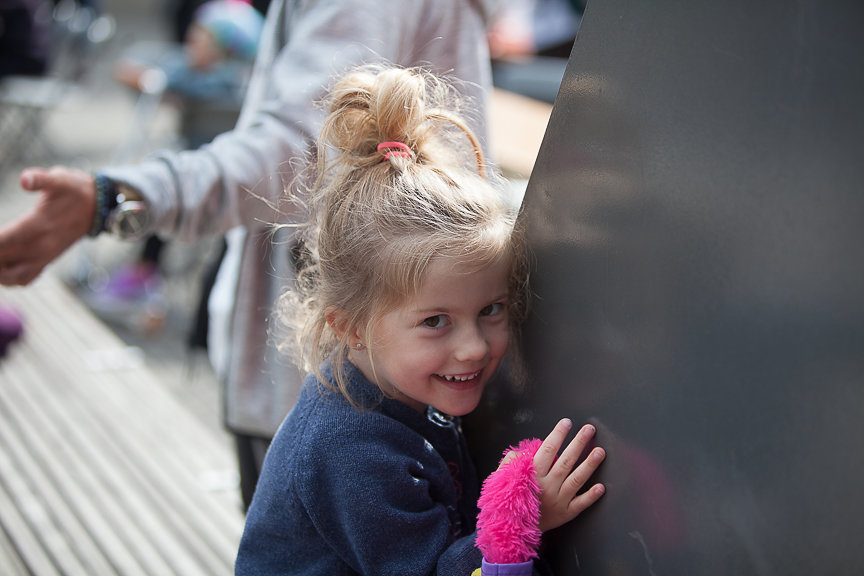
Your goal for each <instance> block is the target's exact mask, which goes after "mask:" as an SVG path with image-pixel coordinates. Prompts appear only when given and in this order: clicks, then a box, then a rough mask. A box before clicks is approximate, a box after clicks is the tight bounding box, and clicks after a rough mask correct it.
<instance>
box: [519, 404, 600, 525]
mask: <svg viewBox="0 0 864 576" xmlns="http://www.w3.org/2000/svg"><path fill="white" fill-rule="evenodd" d="M572 427H573V424H572V422H571V421H570V420H569V419H567V418H564V419H562V420H561V421H559V422H558V424H556V425H555V428H554V429H553V430H552V432H551V433H550V434H549V436H547V437H546V439H545V440H544V441H543V444H542V445H541V446H540V448H539V449H538V450H537V453H536V454H535V455H534V470H535V473H536V475H537V482H538V483H539V484H540V489H541V492H540V531H541V532H546V531H547V530H551V529H553V528H557V527H559V526H562V525H564V524H566V523H567V522H569V521H570V520H573V519H574V518H576V517H577V516H578V515H579V514H581V513H582V512H583V511H584V510H585V509H587V508H588V507H589V506H591V505H592V504H594V503H595V502H597V500H599V499H600V497H601V496H603V494H605V493H606V487H605V486H603V484H599V483H598V484H594V485H593V486H591V487H590V488H589V489H588V490H585V491H584V492H581V493H580V490H581V489H582V487H583V486H585V485H586V484H587V483H588V481H589V480H590V478H591V476H592V475H593V474H594V472H595V471H596V470H597V468H598V467H599V466H600V464H601V463H602V462H603V460H604V459H605V458H606V451H605V450H603V449H602V448H600V447H596V448H594V449H593V450H591V452H590V453H589V454H588V456H587V457H586V458H585V459H584V460H582V461H581V462H579V457H580V456H581V455H582V453H583V452H584V451H585V448H586V447H587V446H588V444H589V442H591V440H592V439H593V438H594V434H595V429H594V426H592V425H590V424H586V425H585V426H583V427H582V429H581V430H579V432H577V433H576V437H575V438H573V440H572V441H571V442H570V444H568V445H567V447H566V448H565V449H564V451H563V452H562V453H561V455H560V456H559V455H558V451H559V450H560V449H561V446H562V445H563V444H564V440H565V439H566V438H567V434H568V433H569V432H570V429H571V428H572Z"/></svg>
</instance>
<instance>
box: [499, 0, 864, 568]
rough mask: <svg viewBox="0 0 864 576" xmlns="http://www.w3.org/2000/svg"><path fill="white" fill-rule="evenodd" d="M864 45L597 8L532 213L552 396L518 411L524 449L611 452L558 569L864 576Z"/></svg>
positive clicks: (504, 416) (762, 20) (741, 20)
mask: <svg viewBox="0 0 864 576" xmlns="http://www.w3.org/2000/svg"><path fill="white" fill-rule="evenodd" d="M862 31H864V4H862V3H861V2H855V1H852V0H849V1H845V2H844V1H820V0H799V1H797V2H779V1H767V2H754V1H752V0H734V1H731V2H708V1H705V0H680V1H677V2H675V1H662V2H646V1H644V0H592V2H589V4H588V7H587V10H586V13H585V17H584V20H583V23H582V28H581V31H580V33H579V36H578V38H577V40H576V44H575V46H574V49H573V53H572V55H571V57H570V62H569V65H568V68H567V72H566V75H565V78H564V82H563V84H562V88H561V92H560V94H559V96H558V99H557V101H556V103H555V108H554V111H553V114H552V118H551V121H550V128H549V129H548V131H547V133H546V138H545V140H544V143H543V146H542V149H541V152H540V157H539V159H538V162H537V164H536V167H535V170H534V174H533V176H532V179H531V182H530V184H529V187H528V191H527V195H526V200H525V205H524V210H525V212H524V214H523V216H524V222H525V223H526V225H527V226H528V229H529V234H530V238H531V244H532V246H533V249H534V251H535V254H536V270H535V273H534V276H533V284H534V288H535V292H536V293H537V295H538V297H537V298H536V299H535V302H534V310H533V314H532V317H531V320H530V322H529V324H528V326H527V328H526V331H525V338H524V340H525V355H526V358H527V363H528V367H529V372H530V374H531V376H532V381H531V382H530V384H529V387H528V388H527V390H525V391H524V394H523V395H521V396H520V395H518V394H516V395H515V396H514V397H509V398H508V397H507V393H506V391H504V390H501V391H499V392H498V397H497V398H496V395H495V394H493V395H492V396H493V398H492V399H493V401H497V402H498V405H497V406H496V409H497V410H498V414H499V418H498V421H497V426H498V427H497V429H496V431H498V432H500V431H501V430H503V431H504V432H505V437H507V438H508V439H510V440H513V439H517V438H520V437H523V436H528V435H542V434H545V433H546V432H547V431H548V430H549V429H551V427H552V425H553V424H554V422H555V421H556V420H557V419H558V418H559V417H561V416H565V415H566V416H570V417H572V418H573V419H574V420H575V421H576V422H577V423H581V422H583V421H588V420H591V421H594V422H595V423H596V424H597V425H598V428H599V441H600V443H601V444H602V445H603V446H605V447H606V448H607V450H608V461H607V462H606V463H605V464H604V466H603V468H602V473H601V479H602V481H604V482H605V483H606V484H607V486H608V493H607V495H606V496H605V497H604V499H603V500H602V501H601V502H600V503H599V504H598V505H597V506H596V508H595V509H593V510H591V511H589V513H588V514H586V515H585V517H584V518H582V519H581V520H577V521H576V522H575V523H574V526H572V527H570V528H566V529H564V530H561V531H559V532H558V533H557V534H550V535H548V537H547V538H546V541H547V544H546V545H547V547H548V552H549V553H550V555H551V558H552V561H553V564H554V565H555V568H556V569H557V570H556V571H557V573H558V574H591V575H594V574H597V575H600V574H602V575H610V576H611V575H616V576H617V575H620V574H646V575H647V574H656V575H662V574H691V575H692V574H700V575H701V574H708V575H710V574H717V575H726V576H729V575H749V574H760V575H761V574H766V575H767V574H770V575H780V576H790V575H798V574H800V575H802V576H803V575H812V574H820V575H829V574H838V575H839V574H844V575H847V574H849V575H851V574H864V167H862V164H864V110H862V106H864V42H862V41H861V38H862V36H861V35H862V33H864V32H862ZM495 449H496V450H497V449H500V446H498V445H495Z"/></svg>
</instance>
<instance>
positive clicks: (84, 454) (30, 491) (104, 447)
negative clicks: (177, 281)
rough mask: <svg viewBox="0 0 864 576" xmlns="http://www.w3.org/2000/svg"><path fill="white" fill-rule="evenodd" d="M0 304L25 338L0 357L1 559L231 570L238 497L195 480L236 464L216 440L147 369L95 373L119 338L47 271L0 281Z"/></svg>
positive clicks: (87, 569)
mask: <svg viewBox="0 0 864 576" xmlns="http://www.w3.org/2000/svg"><path fill="white" fill-rule="evenodd" d="M0 299H2V300H3V301H6V302H9V303H11V304H12V305H14V306H16V307H17V308H19V309H20V310H21V311H22V312H23V315H24V317H25V337H24V339H23V340H22V341H21V342H18V343H16V344H15V345H13V347H12V349H11V353H10V354H9V356H8V357H7V358H5V359H3V360H2V361H0V463H2V464H3V468H2V469H0V484H2V485H3V486H5V487H6V488H7V490H6V492H4V493H3V494H0V526H2V528H3V532H4V533H6V534H7V535H8V539H7V541H6V542H7V543H6V545H3V546H0V554H6V555H17V556H18V558H17V559H16V558H11V559H10V562H9V563H8V564H9V565H14V563H15V562H17V563H18V564H19V565H24V566H26V568H27V569H28V570H30V571H32V573H34V574H50V573H52V572H51V569H52V568H51V567H54V569H55V570H57V569H58V568H59V571H60V573H63V574H79V573H80V574H101V573H116V574H156V573H158V574H184V575H186V574H190V575H194V574H202V575H210V574H230V573H232V571H233V561H234V555H235V553H236V547H237V544H238V543H239V538H240V534H241V532H242V526H243V514H242V511H241V506H240V502H239V498H238V496H239V494H238V491H237V490H231V491H222V492H213V491H209V490H207V489H205V488H204V487H203V483H202V479H203V478H204V477H206V476H208V475H210V476H212V475H213V474H224V473H231V472H233V471H234V469H235V467H236V464H235V460H234V456H233V454H232V448H231V446H230V443H229V441H228V436H227V435H224V434H222V435H220V434H219V433H215V432H214V431H213V430H212V428H210V427H207V426H205V425H204V424H203V423H201V422H199V421H198V420H197V418H196V417H195V416H194V415H193V414H192V413H191V412H190V411H189V410H188V409H187V408H185V407H184V406H182V405H181V404H179V402H178V401H177V399H176V398H175V397H174V396H173V395H172V394H171V393H170V392H169V391H168V390H166V389H165V388H164V387H163V386H160V385H159V383H158V382H157V381H155V378H154V377H153V375H152V373H151V372H149V371H148V370H147V369H146V366H142V365H140V364H136V363H134V362H133V363H131V364H129V363H127V364H126V365H123V364H122V363H121V364H120V365H117V366H113V367H112V366H108V368H109V369H107V370H105V369H101V368H100V367H99V366H98V364H100V363H101V364H102V365H103V366H102V368H104V367H105V366H104V364H105V362H103V361H104V360H106V359H109V360H110V359H112V358H113V359H116V358H119V357H122V356H123V354H125V353H127V351H128V350H127V347H126V346H125V344H123V342H122V341H120V340H119V339H118V338H117V337H116V336H115V335H114V334H113V333H111V332H110V331H109V330H107V328H106V327H105V326H104V325H102V324H101V322H99V321H98V320H97V319H96V318H95V317H93V315H92V314H91V313H90V312H89V310H87V309H86V308H85V307H83V305H81V303H80V302H79V301H78V300H77V298H76V297H75V296H74V295H72V294H71V293H69V291H68V290H66V289H65V288H64V287H63V286H62V285H60V284H59V282H58V281H56V280H55V279H51V278H50V276H49V277H48V278H46V279H44V280H40V281H39V282H37V283H36V284H35V285H34V286H31V287H29V288H27V289H23V290H13V289H0ZM7 464H8V465H7ZM28 502H29V503H30V504H28ZM2 543H3V541H2V538H0V544H2ZM0 558H2V556H0Z"/></svg>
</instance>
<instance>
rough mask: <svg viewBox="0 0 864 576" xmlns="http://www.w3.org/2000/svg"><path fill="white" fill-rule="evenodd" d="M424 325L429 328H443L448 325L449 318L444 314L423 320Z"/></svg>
mask: <svg viewBox="0 0 864 576" xmlns="http://www.w3.org/2000/svg"><path fill="white" fill-rule="evenodd" d="M423 325H424V326H428V327H429V328H443V327H444V326H446V325H447V317H446V316H445V315H444V314H439V315H437V316H430V317H429V318H426V319H425V320H423Z"/></svg>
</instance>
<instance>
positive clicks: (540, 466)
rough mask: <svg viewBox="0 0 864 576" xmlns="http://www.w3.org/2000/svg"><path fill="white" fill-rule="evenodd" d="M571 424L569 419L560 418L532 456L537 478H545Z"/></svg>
mask: <svg viewBox="0 0 864 576" xmlns="http://www.w3.org/2000/svg"><path fill="white" fill-rule="evenodd" d="M572 427H573V423H572V422H571V421H570V419H569V418H562V419H561V420H559V421H558V423H557V424H556V425H555V428H553V429H552V432H550V433H549V435H548V436H547V437H546V439H545V440H543V443H542V444H541V445H540V448H539V449H538V450H537V453H536V454H534V470H535V472H536V473H537V475H538V476H546V475H547V474H548V473H549V470H550V469H551V468H552V464H554V463H555V458H556V457H557V456H558V450H560V449H561V445H562V444H564V439H565V438H567V434H569V433H570V429H571V428H572Z"/></svg>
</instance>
